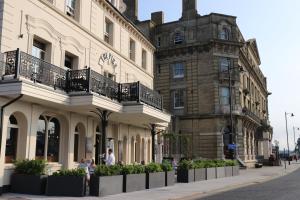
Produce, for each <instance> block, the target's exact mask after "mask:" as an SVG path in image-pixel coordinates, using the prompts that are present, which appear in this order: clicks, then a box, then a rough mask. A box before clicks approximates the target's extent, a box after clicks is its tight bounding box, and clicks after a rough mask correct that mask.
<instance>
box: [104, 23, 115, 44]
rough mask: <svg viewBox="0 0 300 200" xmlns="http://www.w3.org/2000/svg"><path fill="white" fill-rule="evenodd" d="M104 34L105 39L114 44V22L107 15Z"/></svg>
mask: <svg viewBox="0 0 300 200" xmlns="http://www.w3.org/2000/svg"><path fill="white" fill-rule="evenodd" d="M103 36H104V37H103V39H104V41H105V42H106V43H107V44H109V45H111V46H113V45H114V23H113V22H112V20H110V19H109V18H107V17H105V23H104V34H103Z"/></svg>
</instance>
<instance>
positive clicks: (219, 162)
mask: <svg viewBox="0 0 300 200" xmlns="http://www.w3.org/2000/svg"><path fill="white" fill-rule="evenodd" d="M213 162H215V164H216V167H224V166H225V165H226V162H225V161H224V160H214V161H213Z"/></svg>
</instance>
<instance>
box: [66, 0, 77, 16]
mask: <svg viewBox="0 0 300 200" xmlns="http://www.w3.org/2000/svg"><path fill="white" fill-rule="evenodd" d="M75 9H76V0H66V12H67V15H68V16H70V17H75Z"/></svg>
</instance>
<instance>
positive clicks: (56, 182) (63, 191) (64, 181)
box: [46, 176, 85, 197]
mask: <svg viewBox="0 0 300 200" xmlns="http://www.w3.org/2000/svg"><path fill="white" fill-rule="evenodd" d="M46 195H48V196H70V197H83V196H84V195H85V177H79V176H49V177H48V179H47V187H46Z"/></svg>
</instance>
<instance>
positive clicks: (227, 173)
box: [225, 166, 233, 177]
mask: <svg viewBox="0 0 300 200" xmlns="http://www.w3.org/2000/svg"><path fill="white" fill-rule="evenodd" d="M232 173H233V167H232V166H227V167H225V176H226V177H231V176H232Z"/></svg>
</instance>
